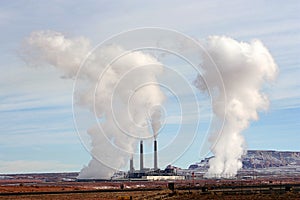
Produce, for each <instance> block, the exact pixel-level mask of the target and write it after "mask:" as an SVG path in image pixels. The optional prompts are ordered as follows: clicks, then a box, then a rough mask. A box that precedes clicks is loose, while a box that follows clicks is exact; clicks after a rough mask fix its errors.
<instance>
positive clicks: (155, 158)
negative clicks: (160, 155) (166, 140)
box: [154, 139, 158, 170]
mask: <svg viewBox="0 0 300 200" xmlns="http://www.w3.org/2000/svg"><path fill="white" fill-rule="evenodd" d="M157 169H158V167H157V141H156V139H155V140H154V170H157Z"/></svg>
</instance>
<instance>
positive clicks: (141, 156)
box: [140, 140, 144, 171]
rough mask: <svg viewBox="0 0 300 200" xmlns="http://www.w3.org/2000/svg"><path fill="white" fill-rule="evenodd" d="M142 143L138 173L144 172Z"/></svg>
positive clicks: (141, 143)
mask: <svg viewBox="0 0 300 200" xmlns="http://www.w3.org/2000/svg"><path fill="white" fill-rule="evenodd" d="M143 154H144V153H143V141H142V140H141V142H140V171H143V170H144V155H143Z"/></svg>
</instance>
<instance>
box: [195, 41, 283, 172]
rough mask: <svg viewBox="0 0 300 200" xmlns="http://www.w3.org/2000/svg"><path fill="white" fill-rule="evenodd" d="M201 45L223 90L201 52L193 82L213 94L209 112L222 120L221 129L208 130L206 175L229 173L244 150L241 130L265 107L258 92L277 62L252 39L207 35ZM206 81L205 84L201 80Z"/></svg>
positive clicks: (265, 101)
mask: <svg viewBox="0 0 300 200" xmlns="http://www.w3.org/2000/svg"><path fill="white" fill-rule="evenodd" d="M205 49H206V50H207V51H208V54H209V55H210V57H211V59H212V60H213V61H214V62H215V64H216V65H217V66H218V68H219V70H220V73H221V76H222V78H223V83H224V88H225V91H224V90H222V89H221V88H222V85H220V82H217V81H216V78H215V77H216V74H215V73H214V71H213V70H211V69H212V68H213V67H214V66H213V63H212V62H211V60H210V58H209V56H207V54H203V64H202V68H203V70H204V73H203V77H200V76H198V78H197V80H196V81H195V83H196V86H197V87H198V88H199V89H200V90H202V91H207V90H208V89H211V90H212V91H213V95H215V97H216V98H215V99H216V100H215V102H213V112H214V113H215V114H216V116H217V117H219V120H220V121H222V117H223V116H224V115H223V114H224V108H225V121H224V126H223V129H222V130H221V132H220V133H219V132H218V131H216V132H212V133H211V134H210V142H211V144H212V145H211V151H212V153H213V154H214V158H212V159H211V160H210V163H209V164H210V168H209V170H208V172H207V174H206V176H207V177H213V176H217V177H232V176H235V175H236V173H237V171H238V170H239V169H240V168H241V167H242V162H241V157H242V155H243V154H244V152H245V140H244V137H243V135H242V134H241V133H242V131H243V130H245V129H246V128H247V127H248V126H249V122H250V121H251V120H258V111H260V110H265V109H267V108H268V104H269V102H268V98H267V96H266V95H265V94H263V93H262V92H261V89H262V86H263V84H264V83H265V82H266V81H270V80H273V79H274V78H275V76H276V72H277V66H276V64H275V62H274V60H273V58H272V56H271V55H270V53H269V51H268V50H267V49H266V48H265V47H264V45H263V44H262V43H261V42H260V41H258V40H254V41H252V42H251V43H244V42H241V43H239V42H237V41H235V40H233V39H231V38H228V37H220V36H211V37H209V38H208V39H207V40H206V43H205ZM203 79H204V80H205V81H206V83H207V87H209V88H207V87H206V86H205V84H204V82H203Z"/></svg>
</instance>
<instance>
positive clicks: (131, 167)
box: [129, 156, 134, 173]
mask: <svg viewBox="0 0 300 200" xmlns="http://www.w3.org/2000/svg"><path fill="white" fill-rule="evenodd" d="M129 165H130V167H129V171H130V172H131V173H133V172H134V167H133V156H131V158H130V163H129Z"/></svg>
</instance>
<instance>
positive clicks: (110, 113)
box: [22, 31, 165, 178]
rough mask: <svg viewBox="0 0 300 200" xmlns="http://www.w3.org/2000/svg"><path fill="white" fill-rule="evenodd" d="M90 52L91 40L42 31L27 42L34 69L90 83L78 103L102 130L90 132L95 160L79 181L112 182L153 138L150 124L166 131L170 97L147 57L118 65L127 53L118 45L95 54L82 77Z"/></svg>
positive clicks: (128, 58) (136, 56)
mask: <svg viewBox="0 0 300 200" xmlns="http://www.w3.org/2000/svg"><path fill="white" fill-rule="evenodd" d="M90 50H91V45H90V41H89V40H88V39H86V38H82V37H80V38H71V39H70V38H67V37H65V36H64V35H63V34H61V33H58V32H53V31H40V32H33V33H32V34H31V35H30V36H29V37H28V38H27V39H26V40H25V42H24V44H23V52H22V56H23V57H24V59H25V60H26V61H27V62H28V63H30V64H34V65H44V66H45V64H48V65H51V66H55V67H57V68H58V69H59V70H61V71H62V72H63V76H64V77H68V78H72V79H74V78H76V77H77V78H78V79H80V80H84V81H85V83H86V84H87V86H85V87H83V89H82V90H79V91H75V92H76V93H75V95H76V96H75V97H76V98H75V99H76V102H75V103H77V104H79V105H80V106H82V107H85V108H87V109H89V110H90V111H91V112H94V111H95V114H96V117H97V118H99V119H100V121H99V123H100V125H97V124H95V125H94V126H93V127H90V128H89V129H88V130H87V133H88V134H89V136H90V138H91V147H92V148H91V153H92V156H93V159H92V160H91V161H90V163H89V165H88V166H86V167H84V168H83V169H82V170H81V172H80V175H79V178H110V177H111V175H112V174H113V172H114V171H116V170H118V169H121V168H122V167H124V166H126V164H127V163H128V159H129V158H130V155H131V154H133V153H134V152H136V151H135V148H136V147H137V142H139V140H140V139H139V138H143V137H153V136H152V133H151V132H150V131H149V127H148V126H149V121H153V122H155V126H160V123H159V121H160V119H159V118H160V113H159V110H156V108H157V107H160V106H161V105H162V103H163V101H164V98H165V96H164V94H163V93H162V91H161V90H160V87H159V85H158V84H157V80H156V78H157V76H159V75H160V74H161V73H162V71H163V66H162V65H161V64H160V63H159V62H158V61H157V60H156V59H154V58H153V57H152V56H150V55H148V54H145V53H142V52H130V53H128V54H125V55H124V56H121V57H119V58H118V59H116V58H117V57H118V56H120V55H122V54H123V53H125V50H124V49H122V48H121V47H119V46H117V45H113V44H112V45H109V46H104V47H100V48H98V49H96V50H95V51H94V52H93V53H92V54H90V56H89V57H88V59H87V60H86V62H85V63H84V66H83V67H82V68H80V71H79V74H78V76H76V74H77V72H78V70H79V67H80V65H81V62H82V61H83V60H84V58H85V57H86V56H87V55H88V54H89V51H90ZM114 59H115V60H114ZM112 61H114V62H112ZM111 62H112V63H111ZM80 80H79V81H80ZM156 112H158V113H156ZM149 117H150V118H152V119H149ZM150 126H151V124H150ZM157 128H159V127H157ZM99 161H100V162H99Z"/></svg>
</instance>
